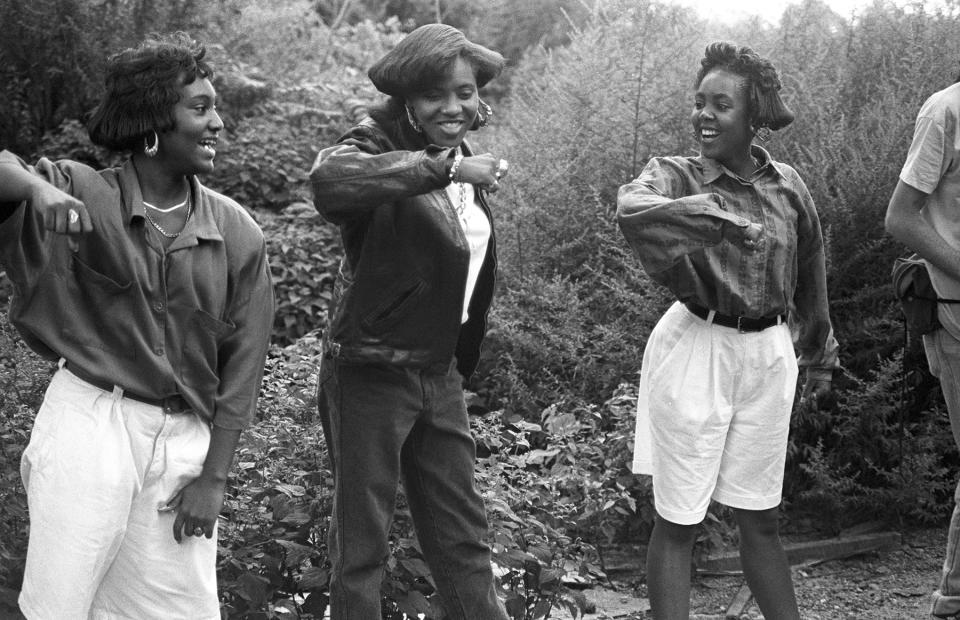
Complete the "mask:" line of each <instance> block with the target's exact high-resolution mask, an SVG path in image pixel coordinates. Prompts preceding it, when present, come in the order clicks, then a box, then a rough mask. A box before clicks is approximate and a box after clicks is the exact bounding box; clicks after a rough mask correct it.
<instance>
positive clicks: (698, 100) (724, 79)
mask: <svg viewBox="0 0 960 620" xmlns="http://www.w3.org/2000/svg"><path fill="white" fill-rule="evenodd" d="M690 121H691V123H693V130H694V134H695V135H696V137H697V142H699V143H700V152H701V153H702V154H703V156H704V157H709V158H711V159H715V160H717V161H719V162H720V163H721V164H723V165H724V166H726V167H727V168H728V169H730V170H732V171H734V172H737V173H739V172H740V170H741V169H742V168H744V166H745V164H749V163H750V142H751V140H753V132H752V131H751V129H750V110H749V104H748V100H747V79H746V78H745V77H742V76H739V75H737V74H735V73H731V72H729V71H727V70H725V69H713V70H712V71H710V72H709V73H707V74H706V75H705V76H704V77H703V80H701V82H700V85H699V86H698V87H697V90H696V93H695V94H694V103H693V113H692V114H691V115H690Z"/></svg>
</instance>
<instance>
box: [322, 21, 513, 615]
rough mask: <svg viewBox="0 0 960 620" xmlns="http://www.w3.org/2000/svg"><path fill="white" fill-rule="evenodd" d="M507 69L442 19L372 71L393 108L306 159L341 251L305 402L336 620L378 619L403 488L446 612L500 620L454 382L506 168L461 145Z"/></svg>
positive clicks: (474, 354)
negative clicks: (328, 491) (327, 510)
mask: <svg viewBox="0 0 960 620" xmlns="http://www.w3.org/2000/svg"><path fill="white" fill-rule="evenodd" d="M503 64H504V59H503V57H502V56H501V55H500V54H498V53H496V52H493V51H491V50H489V49H487V48H485V47H482V46H480V45H477V44H476V43H472V42H470V41H468V40H467V39H466V38H465V37H464V35H463V34H462V33H461V32H460V31H459V30H457V29H455V28H452V27H450V26H446V25H442V24H430V25H427V26H422V27H420V28H417V29H416V30H414V31H413V32H411V33H410V34H409V35H407V36H406V37H405V38H404V39H403V40H402V41H401V42H400V43H399V44H398V45H397V46H396V47H395V48H394V49H393V50H391V51H390V52H388V53H387V54H386V55H385V56H384V57H383V58H381V59H380V60H378V61H377V62H376V63H374V65H373V66H372V67H371V68H370V70H369V73H368V75H369V77H370V79H371V81H372V82H373V84H374V86H376V88H377V89H378V90H379V91H380V92H382V93H384V94H386V95H388V96H389V99H388V100H387V101H386V102H385V103H383V104H382V105H380V106H379V107H377V108H376V109H373V110H372V111H371V113H370V116H369V117H368V118H365V119H364V120H362V121H361V122H360V123H359V124H357V125H356V126H355V127H353V128H352V129H350V130H349V131H348V132H347V133H346V134H345V135H343V136H342V137H341V138H340V139H339V140H338V142H337V144H336V145H334V146H331V147H329V148H325V149H323V150H322V151H321V152H320V153H319V155H318V156H317V159H316V162H315V163H314V165H313V169H312V170H311V172H310V179H311V182H312V185H313V191H314V197H315V203H316V207H317V210H318V211H319V212H320V213H321V214H322V215H323V216H324V217H325V218H326V219H327V220H328V221H330V222H332V223H334V224H336V225H338V226H339V228H340V234H341V237H342V239H343V246H344V254H345V256H344V257H343V261H342V263H341V266H340V274H339V277H338V279H337V283H336V286H335V292H334V298H333V301H332V303H331V307H330V320H329V324H328V326H327V330H326V332H325V334H324V344H323V349H324V355H323V360H322V363H321V365H320V371H319V372H320V376H319V386H318V398H317V400H318V403H319V410H320V416H321V420H322V422H323V429H324V434H325V437H326V441H327V446H328V448H329V451H330V455H331V459H332V463H333V472H334V499H333V519H332V520H331V524H330V533H329V552H330V561H331V563H332V576H331V583H330V607H331V612H332V618H333V619H334V620H372V619H377V618H380V581H381V578H382V574H383V568H384V564H385V562H386V560H387V558H388V557H389V555H390V550H389V547H388V544H387V536H388V532H389V528H390V523H391V521H392V518H393V514H394V509H395V504H396V493H397V488H398V484H399V482H400V479H401V477H402V478H403V484H404V489H405V491H406V497H407V500H408V503H409V506H410V511H411V514H412V516H413V522H414V526H415V528H416V533H417V539H418V540H419V542H420V545H421V547H422V549H423V553H424V556H425V557H426V560H427V563H428V565H429V567H430V571H431V573H432V575H433V579H434V581H435V583H436V585H437V589H438V591H439V595H440V598H441V599H442V604H443V610H444V612H445V613H446V616H445V617H446V618H450V619H451V620H463V619H474V620H497V619H502V618H506V614H505V612H504V610H503V607H502V605H501V604H500V602H499V601H498V599H497V595H496V591H495V585H494V578H493V574H492V570H491V565H490V551H489V548H488V547H487V545H486V544H485V543H484V542H483V538H484V537H485V535H486V533H487V519H486V514H485V511H484V505H483V501H482V498H481V496H480V494H479V493H478V491H477V487H476V484H475V481H474V461H475V458H476V448H475V444H474V441H473V438H472V436H471V434H470V428H469V423H468V418H467V411H466V405H465V402H464V396H463V382H464V380H465V379H466V378H468V377H469V376H470V374H471V373H472V372H473V371H474V369H475V368H476V366H477V362H478V358H479V353H480V344H481V341H482V339H483V335H484V331H485V329H486V321H487V311H488V309H489V307H490V301H491V298H492V295H493V288H494V275H495V270H496V252H495V245H494V235H493V227H492V220H491V214H490V208H489V206H488V204H487V195H488V194H489V193H492V192H495V191H496V190H497V189H498V187H499V184H500V183H501V182H502V181H503V178H504V175H505V174H506V172H507V162H506V161H505V160H502V159H498V158H497V157H494V156H493V155H490V154H482V155H477V154H474V152H473V151H472V150H471V148H470V145H469V144H468V143H467V142H466V141H465V140H464V138H465V136H466V133H467V131H468V130H470V129H477V128H479V127H482V126H484V125H485V124H486V123H487V120H488V118H489V117H490V114H491V110H490V108H489V106H487V105H486V104H485V103H484V102H483V101H481V100H480V98H479V94H478V93H479V89H480V88H482V87H483V86H484V85H485V84H486V83H487V82H489V81H490V80H491V79H493V78H494V77H496V76H497V75H498V74H499V73H500V71H501V69H502V67H503Z"/></svg>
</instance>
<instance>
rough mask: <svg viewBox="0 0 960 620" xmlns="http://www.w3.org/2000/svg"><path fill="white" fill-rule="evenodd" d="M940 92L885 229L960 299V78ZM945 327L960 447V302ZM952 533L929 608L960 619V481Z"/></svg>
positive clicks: (949, 395) (942, 291) (935, 344)
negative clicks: (919, 258) (910, 250)
mask: <svg viewBox="0 0 960 620" xmlns="http://www.w3.org/2000/svg"><path fill="white" fill-rule="evenodd" d="M957 79H958V82H957V83H955V84H953V85H952V86H948V87H947V88H945V89H943V90H941V91H939V92H936V93H934V94H933V95H931V96H930V98H929V99H927V100H926V102H925V103H924V104H923V106H922V107H921V108H920V112H919V114H918V115H917V122H916V127H915V129H914V134H913V142H912V143H911V144H910V150H909V151H908V152H907V159H906V162H905V163H904V164H903V169H902V170H901V171H900V179H899V181H898V182H897V186H896V188H895V189H894V191H893V196H892V197H891V199H890V204H889V205H888V206H887V213H886V221H885V224H886V229H887V232H889V233H890V234H891V235H892V236H893V237H894V238H895V239H897V240H898V241H900V242H901V243H903V244H904V245H906V246H907V247H909V248H911V249H912V250H913V251H914V252H916V253H917V254H919V255H920V256H921V257H922V258H923V259H924V262H925V263H926V265H927V268H928V271H929V272H930V281H931V283H932V284H933V288H934V290H935V291H936V292H937V296H939V297H943V298H946V299H960V128H958V123H960V77H958V78H957ZM937 317H938V319H939V323H940V328H939V329H937V330H936V331H934V332H932V333H930V334H926V335H924V336H923V347H924V349H925V350H926V354H927V363H928V364H929V366H930V372H931V374H933V375H934V376H935V377H937V379H939V380H940V387H941V388H942V391H943V397H944V400H945V401H946V405H947V412H948V413H949V415H950V428H951V429H952V430H953V438H954V441H955V442H956V444H957V446H958V447H960V305H957V304H938V306H937ZM954 503H955V505H954V508H953V516H952V517H951V519H950V526H949V529H948V530H947V549H946V558H945V560H944V563H943V571H942V574H941V576H940V585H939V587H938V588H937V590H936V591H934V593H933V600H932V605H931V608H930V613H931V614H932V615H933V616H934V617H936V618H955V617H958V618H960V485H958V487H957V492H956V494H955V496H954Z"/></svg>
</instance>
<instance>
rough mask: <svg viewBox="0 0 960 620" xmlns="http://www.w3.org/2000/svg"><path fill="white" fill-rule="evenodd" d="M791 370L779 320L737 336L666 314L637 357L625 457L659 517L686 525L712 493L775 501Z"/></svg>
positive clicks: (679, 311) (792, 359)
mask: <svg viewBox="0 0 960 620" xmlns="http://www.w3.org/2000/svg"><path fill="white" fill-rule="evenodd" d="M797 370H798V369H797V360H796V354H795V353H794V349H793V343H792V342H791V339H790V330H789V328H788V327H787V326H786V325H785V324H782V325H775V326H773V327H768V328H767V329H765V330H763V331H760V332H751V333H740V332H738V331H737V330H736V329H734V328H729V327H723V326H719V325H714V324H711V323H708V322H706V321H704V320H703V319H701V318H699V317H697V316H695V315H694V314H693V313H691V312H690V311H689V310H687V309H686V307H684V306H683V304H680V303H676V304H674V305H673V306H671V307H670V309H669V310H667V312H666V313H665V314H664V315H663V317H662V318H661V319H660V321H659V322H658V323H657V325H656V327H655V328H654V329H653V332H652V333H651V334H650V339H649V340H648V341H647V346H646V348H645V350H644V353H643V366H642V368H641V374H640V389H639V398H638V399H637V424H636V440H635V443H634V460H633V471H634V473H638V474H651V475H652V476H653V495H654V504H655V506H656V510H657V513H658V514H660V516H662V517H663V518H664V519H667V520H668V521H671V522H673V523H678V524H681V525H692V524H695V523H699V522H700V521H702V520H703V518H704V517H705V516H706V514H707V508H708V507H709V505H710V500H711V499H714V500H716V501H718V502H721V503H723V504H726V505H727V506H731V507H733V508H743V509H746V510H765V509H768V508H773V507H775V506H777V505H779V504H780V499H781V493H782V489H783V468H784V463H785V460H786V452H787V438H788V434H789V431H790V413H791V410H792V409H793V397H794V393H795V391H796V386H797Z"/></svg>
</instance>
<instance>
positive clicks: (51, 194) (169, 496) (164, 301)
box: [0, 33, 273, 620]
mask: <svg viewBox="0 0 960 620" xmlns="http://www.w3.org/2000/svg"><path fill="white" fill-rule="evenodd" d="M204 55H205V49H204V47H203V45H201V44H199V43H197V42H195V41H193V40H191V39H190V38H189V37H188V36H187V35H186V34H183V33H177V34H174V35H168V36H165V37H152V38H150V39H148V40H146V41H144V42H143V43H141V44H140V45H139V46H138V47H136V48H135V49H127V50H124V51H122V52H120V53H118V54H115V55H113V56H111V57H110V59H109V61H108V65H107V75H106V91H105V93H104V95H103V98H102V100H101V101H100V103H99V105H98V107H97V108H96V110H95V111H94V113H93V116H92V118H91V120H90V122H89V125H88V129H89V133H90V138H91V140H92V141H93V142H94V143H96V144H99V145H102V146H105V147H108V148H110V149H114V150H116V151H129V152H130V156H129V158H128V159H127V160H126V161H125V162H124V163H123V164H122V165H121V166H119V167H116V168H106V169H103V170H94V169H93V168H91V167H89V166H87V165H85V164H82V163H79V162H76V161H70V160H60V161H51V160H49V159H46V158H41V159H40V160H39V161H37V163H36V164H35V165H32V166H31V165H28V164H26V163H24V161H23V160H22V159H20V158H19V157H17V156H15V155H13V154H12V153H10V152H8V151H3V152H2V153H0V265H2V266H3V267H4V268H5V269H6V272H7V275H8V276H9V277H10V279H11V281H12V282H13V297H12V299H11V305H10V320H11V322H12V323H13V324H14V325H15V326H16V327H17V328H18V330H19V331H20V333H21V334H22V335H23V338H24V339H25V341H26V342H27V343H28V344H29V345H30V346H31V348H33V349H34V350H35V351H36V352H38V353H39V354H40V355H42V356H43V357H45V358H47V359H50V360H58V361H59V364H58V366H59V367H58V369H57V370H56V372H55V374H54V375H53V377H52V379H51V381H50V385H49V387H48V389H47V392H46V395H45V397H44V400H43V404H42V405H41V406H40V410H39V411H38V413H37V416H36V420H35V422H34V426H33V431H32V432H31V435H30V442H29V444H28V445H27V448H26V450H25V451H24V453H23V458H22V462H21V474H22V476H23V483H24V486H25V487H26V490H27V501H28V504H29V509H30V539H29V546H28V550H27V561H26V569H25V573H24V579H23V589H22V591H21V594H20V601H19V602H20V608H21V610H22V612H23V614H24V615H25V616H26V617H27V618H29V619H31V620H41V619H42V620H72V619H76V620H81V619H82V620H86V619H87V618H100V619H110V618H117V619H119V618H145V619H148V618H155V619H164V620H167V619H171V618H178V619H185V620H197V619H208V620H215V619H218V618H220V605H219V601H218V599H217V583H216V554H217V537H216V528H217V515H218V514H219V512H220V509H221V506H222V504H223V494H224V488H225V484H226V479H227V473H228V470H229V468H230V466H231V461H232V458H233V454H234V450H235V446H236V444H237V441H238V437H239V435H240V432H241V430H242V429H243V428H244V427H245V426H247V424H248V423H249V422H250V421H251V419H252V417H253V415H254V410H255V406H256V400H257V393H258V390H259V386H260V380H261V377H262V374H263V367H264V360H265V358H266V352H267V346H268V338H269V334H270V328H271V324H272V317H273V289H272V286H271V282H270V276H269V272H268V267H267V253H266V245H265V243H264V238H263V235H262V233H261V231H260V229H259V228H258V227H257V225H256V224H255V223H254V221H253V219H252V218H251V217H250V216H249V215H248V214H247V213H246V211H244V209H243V208H242V207H240V205H238V204H237V203H235V202H234V201H232V200H230V199H229V198H226V197H224V196H222V195H220V194H218V193H216V192H214V191H211V190H210V189H208V188H206V187H204V186H203V185H201V184H200V182H199V181H198V180H197V178H196V175H198V174H204V173H208V172H210V171H211V170H213V160H214V156H215V155H216V144H217V136H218V135H219V133H220V131H221V129H223V123H222V122H221V120H220V116H219V114H218V113H217V110H216V100H217V96H216V93H215V91H214V88H213V86H212V84H211V83H210V78H211V76H212V70H211V68H210V66H209V65H208V64H207V62H206V61H205V60H204Z"/></svg>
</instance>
